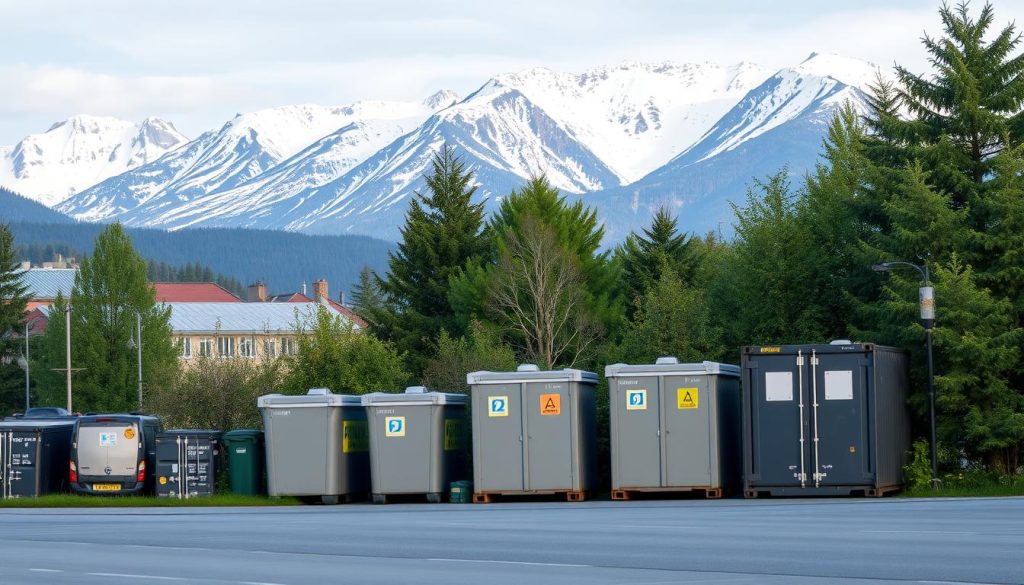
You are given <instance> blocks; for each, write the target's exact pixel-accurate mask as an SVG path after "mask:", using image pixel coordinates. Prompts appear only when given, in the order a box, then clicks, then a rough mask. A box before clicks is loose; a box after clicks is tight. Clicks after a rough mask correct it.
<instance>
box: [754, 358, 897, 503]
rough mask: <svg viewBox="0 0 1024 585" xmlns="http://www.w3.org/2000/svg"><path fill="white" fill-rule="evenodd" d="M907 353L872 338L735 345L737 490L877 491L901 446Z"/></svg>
mask: <svg viewBox="0 0 1024 585" xmlns="http://www.w3.org/2000/svg"><path fill="white" fill-rule="evenodd" d="M907 365H908V362H907V356H906V354H905V353H904V352H902V351H900V350H897V349H893V348H890V347H882V346H878V345H874V344H871V343H851V342H848V341H835V342H832V343H831V344H828V345H783V346H756V347H744V348H743V355H742V369H743V473H744V494H745V495H746V496H747V497H757V496H758V495H773V496H818V495H822V496H835V495H842V496H845V495H867V496H879V495H882V494H884V493H886V492H890V491H895V490H898V489H899V488H900V487H901V486H902V483H903V466H904V465H905V464H906V461H907V454H908V452H909V449H910V421H909V417H908V414H907V405H906V402H907V394H908V375H907Z"/></svg>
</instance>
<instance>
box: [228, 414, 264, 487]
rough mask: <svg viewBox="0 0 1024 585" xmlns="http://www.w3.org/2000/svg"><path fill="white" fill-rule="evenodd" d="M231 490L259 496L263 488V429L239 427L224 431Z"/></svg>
mask: <svg viewBox="0 0 1024 585" xmlns="http://www.w3.org/2000/svg"><path fill="white" fill-rule="evenodd" d="M223 443H224V449H225V450H226V451H227V452H228V480H229V483H230V485H231V492H232V493H235V494H241V495H246V496H258V495H262V494H263V493H264V490H263V464H264V456H263V431H258V430H256V429H239V430H236V431H228V432H226V433H224V438H223Z"/></svg>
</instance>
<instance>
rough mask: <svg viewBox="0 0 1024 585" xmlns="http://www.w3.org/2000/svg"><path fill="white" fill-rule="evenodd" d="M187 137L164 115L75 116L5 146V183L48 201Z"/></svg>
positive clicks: (0, 158) (0, 167)
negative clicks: (128, 118)
mask: <svg viewBox="0 0 1024 585" xmlns="http://www.w3.org/2000/svg"><path fill="white" fill-rule="evenodd" d="M185 142H187V139H186V138H185V137H184V136H182V135H181V133H180V132H178V131H177V130H176V129H175V128H174V125H173V124H171V123H170V122H167V121H165V120H161V119H159V118H147V119H146V120H143V121H142V122H139V123H134V122H126V121H124V120H118V119H116V118H105V117H99V116H75V117H72V118H69V119H67V120H65V121H63V122H59V123H57V124H54V125H53V126H52V127H51V128H50V129H49V130H47V131H46V132H44V133H42V134H32V135H30V136H27V137H25V138H24V139H23V140H22V141H21V142H19V143H18V144H16V145H15V146H13V147H8V148H3V149H0V186H3V187H7V188H10V189H12V190H14V191H16V192H18V193H21V194H23V195H25V196H26V197H29V198H30V199H34V200H36V201H39V202H40V203H43V204H45V205H48V206H51V207H52V206H54V205H56V204H57V203H60V202H61V201H63V200H65V199H67V198H68V197H70V196H72V195H74V194H75V193H77V192H79V191H80V190H82V189H85V188H87V187H89V186H91V185H94V184H96V183H98V182H100V181H102V180H104V179H106V178H108V177H111V176H114V175H117V174H120V173H123V172H124V171H127V170H129V169H133V168H137V167H139V166H142V165H145V164H146V163H148V162H150V161H153V160H156V159H157V158H159V157H160V156H162V155H163V154H164V153H166V152H168V151H170V150H173V149H174V148H176V147H178V146H180V145H181V144H184V143H185Z"/></svg>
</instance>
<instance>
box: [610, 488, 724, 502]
mask: <svg viewBox="0 0 1024 585" xmlns="http://www.w3.org/2000/svg"><path fill="white" fill-rule="evenodd" d="M694 493H697V494H702V495H703V496H704V498H705V499H707V500H717V499H719V498H721V497H722V488H678V489H677V488H669V489H662V488H654V489H632V490H612V499H613V500H621V501H626V500H632V499H633V498H634V497H637V496H639V495H640V494H652V495H659V496H660V495H664V496H667V497H672V496H678V495H680V494H694Z"/></svg>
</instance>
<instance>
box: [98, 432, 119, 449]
mask: <svg viewBox="0 0 1024 585" xmlns="http://www.w3.org/2000/svg"><path fill="white" fill-rule="evenodd" d="M116 446H117V433H100V447H116Z"/></svg>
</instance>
